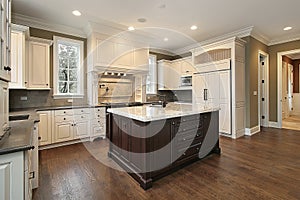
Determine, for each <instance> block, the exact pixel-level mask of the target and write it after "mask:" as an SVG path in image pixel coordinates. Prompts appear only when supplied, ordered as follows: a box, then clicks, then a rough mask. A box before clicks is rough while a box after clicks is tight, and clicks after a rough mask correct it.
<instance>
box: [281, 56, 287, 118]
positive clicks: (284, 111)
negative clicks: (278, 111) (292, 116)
mask: <svg viewBox="0 0 300 200" xmlns="http://www.w3.org/2000/svg"><path fill="white" fill-rule="evenodd" d="M281 92H282V101H281V102H282V105H281V107H282V119H285V118H287V116H288V101H287V97H288V87H287V63H286V62H284V61H282V89H281Z"/></svg>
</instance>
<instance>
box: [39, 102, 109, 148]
mask: <svg viewBox="0 0 300 200" xmlns="http://www.w3.org/2000/svg"><path fill="white" fill-rule="evenodd" d="M37 113H38V114H39V116H40V123H39V126H38V128H39V146H46V145H51V144H56V143H62V142H69V141H72V140H78V139H87V138H90V139H91V140H93V139H95V138H97V137H102V138H105V133H106V118H105V117H106V115H105V114H106V113H105V108H104V107H100V108H81V109H64V110H49V111H38V112H37Z"/></svg>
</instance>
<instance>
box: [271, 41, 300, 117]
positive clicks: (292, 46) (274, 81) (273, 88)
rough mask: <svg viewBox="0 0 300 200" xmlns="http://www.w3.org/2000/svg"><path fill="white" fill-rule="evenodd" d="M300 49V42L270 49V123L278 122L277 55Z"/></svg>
mask: <svg viewBox="0 0 300 200" xmlns="http://www.w3.org/2000/svg"><path fill="white" fill-rule="evenodd" d="M295 49H300V40H297V41H293V42H287V43H283V44H278V45H272V46H269V47H268V51H269V55H270V69H269V70H270V74H269V77H270V82H269V84H270V88H269V89H270V93H269V95H270V108H269V110H270V116H269V117H270V121H274V122H277V53H279V52H284V51H290V50H295Z"/></svg>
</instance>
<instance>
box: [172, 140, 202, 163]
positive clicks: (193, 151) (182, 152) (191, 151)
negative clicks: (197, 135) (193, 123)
mask: <svg viewBox="0 0 300 200" xmlns="http://www.w3.org/2000/svg"><path fill="white" fill-rule="evenodd" d="M200 147H201V144H196V145H193V146H191V147H190V148H188V149H187V148H183V149H178V150H176V151H175V152H176V154H175V155H177V158H178V159H177V160H180V159H183V158H187V157H189V156H192V155H197V154H198V153H199V150H200Z"/></svg>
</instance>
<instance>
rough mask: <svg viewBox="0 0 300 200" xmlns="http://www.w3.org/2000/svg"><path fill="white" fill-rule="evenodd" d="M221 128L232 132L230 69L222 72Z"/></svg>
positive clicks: (229, 132) (223, 131) (221, 130)
mask: <svg viewBox="0 0 300 200" xmlns="http://www.w3.org/2000/svg"><path fill="white" fill-rule="evenodd" d="M219 88H220V108H221V110H220V111H219V129H220V132H221V133H226V134H231V107H230V103H231V90H230V71H223V72H220V87H219Z"/></svg>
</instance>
